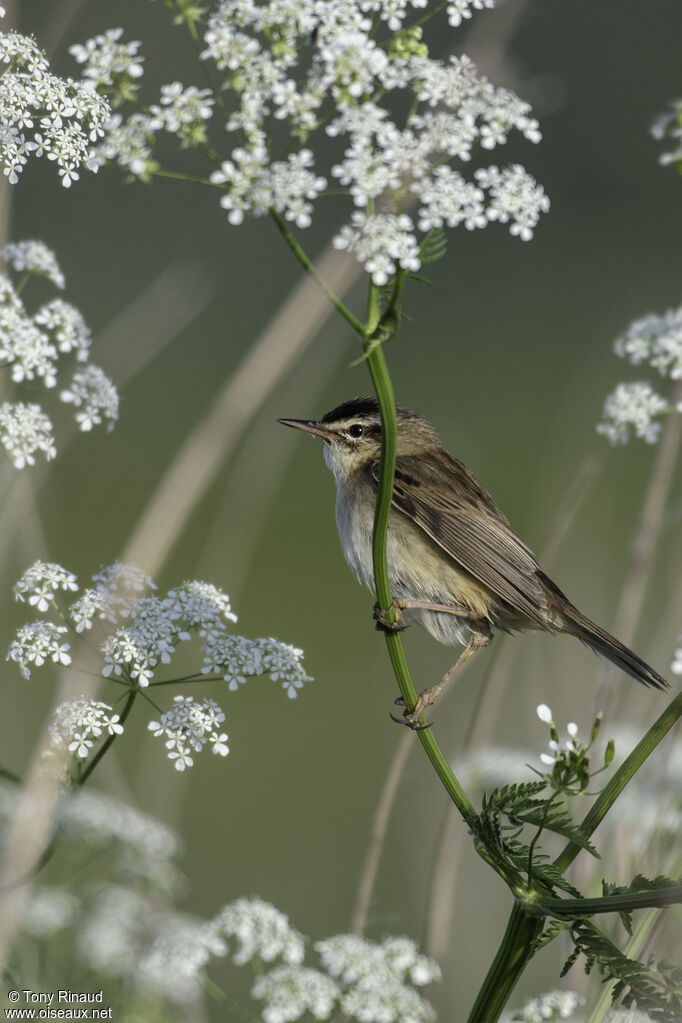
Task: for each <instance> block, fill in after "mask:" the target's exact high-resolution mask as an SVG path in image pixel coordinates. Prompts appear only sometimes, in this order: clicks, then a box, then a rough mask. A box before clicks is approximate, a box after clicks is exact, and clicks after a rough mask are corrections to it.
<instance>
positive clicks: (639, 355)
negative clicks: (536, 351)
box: [597, 306, 682, 444]
mask: <svg viewBox="0 0 682 1023" xmlns="http://www.w3.org/2000/svg"><path fill="white" fill-rule="evenodd" d="M614 350H615V352H616V354H617V355H620V356H621V357H622V358H626V359H629V360H630V362H631V363H632V364H633V365H634V366H639V365H641V364H643V363H644V364H648V365H649V366H651V367H652V369H655V370H657V371H658V372H659V373H660V374H661V376H665V377H669V378H670V379H672V380H682V306H680V308H679V309H669V310H668V311H667V312H665V313H663V314H662V315H660V316H659V315H656V314H654V313H650V314H649V315H648V316H643V317H642V318H641V319H639V320H635V321H634V323H632V324H630V326H629V327H628V329H627V330H626V331H625V333H624V334H622V335H621V336H620V337H619V338H617V339H616V342H615V345H614ZM670 411H672V409H671V405H670V403H669V402H668V401H666V399H665V398H663V397H662V396H661V395H660V394H658V393H657V392H656V391H655V390H654V388H653V387H652V386H651V384H649V383H648V382H647V381H645V380H644V381H636V382H634V383H627V384H618V386H617V387H616V389H615V390H614V391H613V392H612V393H611V394H610V395H609V396H608V397H607V398H606V401H605V403H604V411H603V419H602V422H601V423H599V425H598V426H597V432H598V433H603V434H605V435H606V436H607V437H608V438H609V440H610V441H611V443H612V444H624V443H626V442H627V441H628V440H629V438H630V435H631V431H634V433H635V436H637V437H641V438H642V439H643V440H645V441H647V442H648V443H649V444H653V443H654V442H655V441H656V440H657V438H658V435H659V433H660V430H661V424H660V417H661V416H662V415H664V414H665V413H666V412H670ZM676 411H677V412H682V402H679V403H678V405H677V408H676Z"/></svg>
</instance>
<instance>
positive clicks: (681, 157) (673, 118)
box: [651, 99, 682, 167]
mask: <svg viewBox="0 0 682 1023" xmlns="http://www.w3.org/2000/svg"><path fill="white" fill-rule="evenodd" d="M651 134H652V135H653V137H654V138H655V139H659V140H665V141H666V142H668V141H669V142H670V143H672V145H673V148H672V149H671V150H669V151H668V152H667V153H661V155H660V156H659V158H658V161H659V163H661V164H663V165H664V166H665V165H667V164H670V163H676V164H677V165H678V167H682V99H678V100H676V101H675V102H674V103H671V105H670V109H669V110H666V112H665V113H663V114H659V116H658V117H657V118H656V120H655V121H654V123H653V125H652V126H651Z"/></svg>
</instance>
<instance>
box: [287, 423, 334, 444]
mask: <svg viewBox="0 0 682 1023" xmlns="http://www.w3.org/2000/svg"><path fill="white" fill-rule="evenodd" d="M277 422H278V423H281V424H282V426H293V428H294V430H303V432H304V433H312V435H313V436H314V437H321V438H322V440H329V438H330V437H333V436H334V435H335V432H334V430H330V429H329V427H327V426H322V424H321V423H318V422H316V421H315V420H314V419H278V420H277Z"/></svg>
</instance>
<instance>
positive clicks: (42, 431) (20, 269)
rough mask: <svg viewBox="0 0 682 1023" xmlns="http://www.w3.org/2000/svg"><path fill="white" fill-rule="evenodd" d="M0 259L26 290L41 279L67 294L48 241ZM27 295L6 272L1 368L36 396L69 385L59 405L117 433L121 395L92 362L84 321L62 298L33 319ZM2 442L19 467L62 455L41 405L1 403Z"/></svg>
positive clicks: (2, 278)
mask: <svg viewBox="0 0 682 1023" xmlns="http://www.w3.org/2000/svg"><path fill="white" fill-rule="evenodd" d="M0 259H2V260H4V261H5V263H6V264H7V265H8V266H9V267H11V268H12V270H13V271H14V273H15V274H20V275H21V281H20V284H21V285H23V284H24V283H25V282H26V280H27V279H28V278H29V277H31V276H39V277H46V278H47V279H48V280H49V281H50V282H51V283H52V284H54V285H55V287H57V288H64V283H65V282H64V275H63V273H62V271H61V270H60V268H59V264H58V262H57V258H56V256H55V254H54V253H53V252H52V251H51V249H49V248H48V247H47V245H45V244H44V243H43V242H41V241H23V242H12V243H11V244H9V245H6V246H5V248H4V249H2V250H0ZM20 290H21V289H20V286H19V285H17V286H15V283H14V281H13V280H12V278H11V277H10V276H9V275H8V274H4V273H0V370H1V369H4V370H5V372H6V374H7V375H8V377H9V379H10V381H11V383H12V385H14V386H16V387H21V386H22V385H28V386H30V387H31V389H32V391H34V392H36V394H37V396H40V394H41V392H43V394H45V393H47V392H48V391H50V390H54V389H56V388H57V386H58V384H60V383H61V384H65V385H66V386H62V388H61V390H59V392H58V393H59V399H60V400H61V401H62V402H64V403H65V404H72V405H74V406H75V408H76V411H75V414H74V418H75V420H76V423H77V425H78V428H79V429H80V430H91V429H92V428H93V426H96V425H99V424H101V423H106V425H107V428H108V429H109V430H111V429H112V428H113V426H114V423H115V422H116V420H117V418H118V392H117V391H116V388H115V387H114V385H113V384H112V382H111V381H110V380H109V378H108V377H107V376H106V374H105V373H103V372H102V370H101V369H100V368H99V366H95V365H93V364H92V363H90V361H89V359H90V345H91V342H92V338H91V334H90V330H89V328H88V325H87V324H86V322H85V320H84V319H83V316H82V315H81V313H80V312H79V311H78V309H76V307H75V306H73V305H71V303H70V302H66V301H65V300H64V299H62V298H53V299H52V300H51V301H49V302H47V303H46V304H45V305H43V306H41V307H40V308H39V309H37V310H36V311H35V312H34V313H33V314H31V313H29V312H28V310H27V309H26V307H25V305H24V303H23V301H22V299H21V297H20V295H19V291H20ZM67 374H68V376H67ZM65 377H66V380H65ZM67 380H68V383H67ZM0 444H2V446H3V447H4V449H5V452H6V454H7V455H8V456H9V457H10V458H11V460H12V462H13V463H14V465H15V467H16V468H17V469H23V468H25V466H27V465H34V464H35V460H36V454H37V453H38V452H42V453H43V455H44V456H45V458H46V459H48V460H49V459H51V458H54V457H55V455H56V453H57V451H56V446H55V441H54V436H53V429H52V422H51V420H50V418H49V416H48V415H47V414H46V413H45V412H44V411H43V409H42V407H41V406H40V405H38V404H37V403H36V402H31V403H27V402H25V401H23V400H21V401H15V402H10V401H5V402H3V403H2V405H0Z"/></svg>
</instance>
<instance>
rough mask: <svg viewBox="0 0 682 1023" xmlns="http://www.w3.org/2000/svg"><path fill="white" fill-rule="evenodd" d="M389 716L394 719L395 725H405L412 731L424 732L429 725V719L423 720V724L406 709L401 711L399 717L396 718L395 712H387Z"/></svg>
mask: <svg viewBox="0 0 682 1023" xmlns="http://www.w3.org/2000/svg"><path fill="white" fill-rule="evenodd" d="M389 717H390V719H391V721H395V723H396V725H405V727H406V728H411V729H412V731H413V732H425V731H426V729H427V728H430V727H431V722H430V721H425V722H424V724H421V723H420V721H419V720H418V719H417V718H416V717H415V716H414V714H409V713H408V712H407V711H404V712H403V716H402V717H401V718H397V717H396V716H395V714H389Z"/></svg>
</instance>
